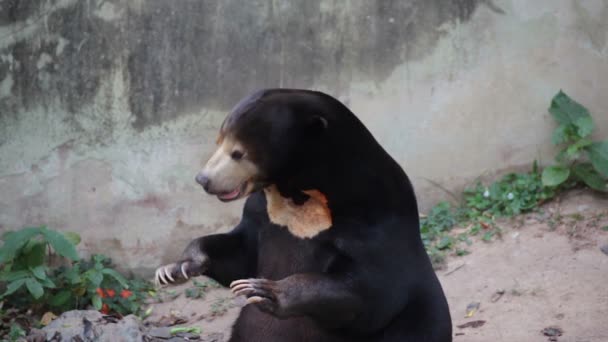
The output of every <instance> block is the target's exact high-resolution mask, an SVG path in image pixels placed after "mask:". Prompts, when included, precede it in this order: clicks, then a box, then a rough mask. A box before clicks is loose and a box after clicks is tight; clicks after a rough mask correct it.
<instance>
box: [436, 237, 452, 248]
mask: <svg viewBox="0 0 608 342" xmlns="http://www.w3.org/2000/svg"><path fill="white" fill-rule="evenodd" d="M452 243H453V240H452V237H450V236H444V237H443V238H442V239H441V241H439V243H438V244H437V249H439V250H443V249H448V248H450V247H452Z"/></svg>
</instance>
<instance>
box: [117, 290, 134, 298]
mask: <svg viewBox="0 0 608 342" xmlns="http://www.w3.org/2000/svg"><path fill="white" fill-rule="evenodd" d="M132 294H133V292H131V291H129V290H122V291H121V292H120V296H121V297H122V298H129V297H131V295H132Z"/></svg>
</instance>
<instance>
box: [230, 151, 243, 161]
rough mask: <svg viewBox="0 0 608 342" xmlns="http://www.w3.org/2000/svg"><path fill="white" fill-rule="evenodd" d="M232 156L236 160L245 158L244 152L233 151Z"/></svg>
mask: <svg viewBox="0 0 608 342" xmlns="http://www.w3.org/2000/svg"><path fill="white" fill-rule="evenodd" d="M230 158H232V159H234V160H241V159H243V152H241V151H232V153H231V154H230Z"/></svg>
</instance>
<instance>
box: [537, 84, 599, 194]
mask: <svg viewBox="0 0 608 342" xmlns="http://www.w3.org/2000/svg"><path fill="white" fill-rule="evenodd" d="M549 113H551V115H552V116H553V118H554V119H555V120H556V121H557V123H558V124H559V126H558V127H557V128H556V129H555V131H554V133H553V139H552V140H553V144H555V145H558V146H562V148H561V150H560V152H559V153H558V154H557V156H556V157H555V161H556V162H557V164H555V165H551V166H549V167H546V168H545V169H544V170H543V173H542V181H543V184H544V185H545V186H549V187H557V186H561V185H563V184H568V183H577V182H583V183H584V184H586V185H587V186H589V187H590V188H592V189H595V190H599V191H606V190H607V187H606V183H607V179H608V140H606V141H593V140H591V139H590V136H591V133H592V132H593V129H594V128H595V124H594V122H593V118H592V117H591V115H590V114H589V111H588V110H587V108H585V107H583V106H582V105H581V104H579V103H578V102H576V101H574V100H572V99H571V98H570V97H569V96H568V95H566V94H565V93H564V92H562V91H561V90H560V92H559V93H558V94H557V95H555V96H554V97H553V99H552V101H551V106H550V107H549Z"/></svg>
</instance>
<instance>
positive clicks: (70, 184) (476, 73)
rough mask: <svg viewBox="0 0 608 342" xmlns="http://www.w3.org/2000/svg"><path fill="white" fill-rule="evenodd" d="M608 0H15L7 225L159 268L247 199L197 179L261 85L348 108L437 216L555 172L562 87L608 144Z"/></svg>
mask: <svg viewBox="0 0 608 342" xmlns="http://www.w3.org/2000/svg"><path fill="white" fill-rule="evenodd" d="M607 79H608V0H581V1H577V0H536V1H528V0H500V1H499V0H495V1H490V0H483V1H482V0H427V1H425V0H401V1H397V0H383V1H367V0H352V1H330V0H306V1H277V0H247V1H245V0H241V1H237V0H223V1H219V0H218V1H211V0H209V1H201V0H180V1H166V0H148V1H143V0H137V1H135V0H131V1H127V0H122V1H120V0H80V1H77V0H45V1H41V0H28V1H18V0H5V1H0V229H3V230H6V229H15V228H19V227H21V226H24V225H33V224H48V225H50V226H51V227H54V228H59V229H65V230H74V231H78V232H80V233H81V235H82V236H83V244H82V246H81V250H82V252H84V253H90V252H102V253H105V254H108V255H110V256H112V257H114V258H115V260H116V261H118V262H119V263H120V264H121V265H122V266H123V267H124V268H129V269H134V270H137V271H138V272H139V273H149V272H150V271H151V270H152V269H154V268H155V267H156V266H157V265H158V264H159V263H161V262H165V261H169V260H171V259H172V258H174V257H176V256H177V255H178V254H179V253H180V252H181V249H182V248H183V247H184V246H185V244H186V243H187V242H188V241H189V240H190V239H192V238H194V237H196V236H199V235H202V234H206V233H212V232H216V231H223V230H226V229H228V228H229V227H230V226H232V225H234V224H235V223H236V222H237V221H238V219H239V216H240V208H241V207H242V204H243V202H242V201H240V202H238V203H234V204H221V203H219V201H217V200H216V199H215V198H212V197H209V196H206V195H204V194H203V192H202V191H201V189H200V188H199V187H198V186H196V185H195V183H194V175H195V174H196V172H197V171H198V169H199V168H200V166H201V165H202V164H203V163H204V161H205V160H206V158H207V157H208V156H209V154H210V152H211V151H212V149H213V145H214V140H215V136H216V132H217V129H218V126H219V124H220V123H221V121H222V119H223V117H224V115H225V114H226V111H227V110H228V109H229V108H230V107H231V106H232V105H233V104H234V103H235V102H236V101H237V100H238V99H239V98H240V97H242V96H244V95H246V94H247V93H249V92H251V91H253V90H255V89H258V88H261V87H278V86H281V87H303V88H316V89H321V90H324V91H327V92H329V93H331V94H334V95H335V96H337V97H339V98H340V99H342V100H343V101H344V102H345V103H346V104H347V105H349V106H350V107H351V108H352V109H353V110H354V111H355V113H357V114H358V115H359V116H360V117H361V119H362V120H363V121H364V122H365V123H366V124H367V126H368V127H369V128H370V130H371V131H372V132H373V133H374V134H375V135H376V136H377V138H378V139H379V141H380V142H381V143H382V144H383V145H384V146H385V148H386V149H387V150H388V151H389V152H390V153H391V154H392V155H393V156H394V157H395V158H396V159H397V160H398V161H399V162H400V163H401V164H402V165H403V167H404V168H405V170H406V172H408V174H409V175H410V176H411V178H412V179H413V181H414V183H415V186H416V189H417V192H418V195H419V198H420V201H421V204H422V207H423V208H428V206H429V205H430V204H432V203H433V202H435V201H436V200H438V199H440V198H445V196H446V195H445V193H444V192H443V190H440V188H439V187H437V186H436V185H433V184H432V183H436V184H440V185H441V186H442V187H445V188H446V189H449V190H456V191H458V190H459V189H461V187H462V186H463V185H464V184H466V183H467V182H469V181H471V180H472V179H473V178H475V177H476V176H478V175H480V174H483V173H485V172H496V171H500V170H504V169H505V168H509V167H514V166H519V165H526V164H529V163H531V162H532V160H534V159H535V158H542V160H544V161H547V160H549V159H551V158H552V148H551V145H550V134H551V131H552V129H553V128H554V123H553V121H552V119H551V118H550V116H549V115H548V114H547V111H546V108H547V106H548V103H549V100H550V98H551V96H553V95H554V94H555V93H556V92H557V91H558V90H559V89H560V88H563V89H564V91H566V92H567V93H569V94H571V95H572V96H573V97H575V98H576V99H578V100H579V101H581V102H582V103H584V104H585V105H586V106H588V107H589V108H590V110H591V111H592V113H593V114H594V118H595V120H596V122H597V123H598V124H599V126H600V129H599V130H598V137H599V136H602V135H603V136H604V137H606V136H607V135H608V114H607V112H608V96H607V94H608V82H607V81H606V80H607Z"/></svg>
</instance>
